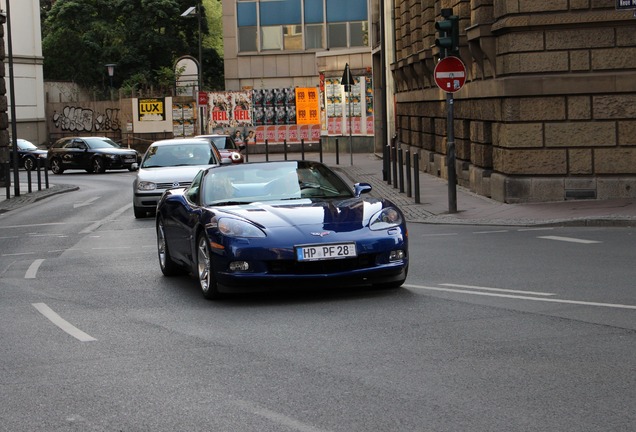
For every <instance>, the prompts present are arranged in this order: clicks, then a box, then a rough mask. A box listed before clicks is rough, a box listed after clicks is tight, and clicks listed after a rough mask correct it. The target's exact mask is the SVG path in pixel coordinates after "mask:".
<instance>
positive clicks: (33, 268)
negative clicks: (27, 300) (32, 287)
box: [24, 259, 44, 279]
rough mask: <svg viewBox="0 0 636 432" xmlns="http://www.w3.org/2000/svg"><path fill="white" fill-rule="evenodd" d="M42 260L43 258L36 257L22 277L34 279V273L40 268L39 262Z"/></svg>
mask: <svg viewBox="0 0 636 432" xmlns="http://www.w3.org/2000/svg"><path fill="white" fill-rule="evenodd" d="M43 262H44V260H43V259H36V260H35V261H33V262H32V263H31V265H30V266H29V268H28V269H27V271H26V273H25V275H24V278H25V279H35V275H36V274H37V273H38V269H39V268H40V264H42V263H43Z"/></svg>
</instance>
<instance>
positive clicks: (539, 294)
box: [440, 283, 556, 296]
mask: <svg viewBox="0 0 636 432" xmlns="http://www.w3.org/2000/svg"><path fill="white" fill-rule="evenodd" d="M440 285H443V286H449V287H455V288H468V289H476V290H483V291H498V292H509V293H517V294H532V295H538V296H553V295H556V294H553V293H544V292H538V291H519V290H511V289H502V288H488V287H481V286H475V285H460V284H450V283H443V284H440Z"/></svg>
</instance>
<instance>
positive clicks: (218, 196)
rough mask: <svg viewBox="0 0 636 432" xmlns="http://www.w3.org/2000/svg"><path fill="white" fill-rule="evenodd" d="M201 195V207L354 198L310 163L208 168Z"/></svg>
mask: <svg viewBox="0 0 636 432" xmlns="http://www.w3.org/2000/svg"><path fill="white" fill-rule="evenodd" d="M202 191H203V194H202V197H203V204H204V205H232V204H242V203H251V202H262V201H279V200H295V199H301V198H314V199H329V198H351V197H353V192H352V191H351V189H350V188H349V187H348V186H347V184H346V183H345V182H344V181H343V180H342V179H341V178H340V177H339V176H338V175H336V174H335V173H334V172H333V171H331V170H330V169H329V168H327V167H326V166H325V165H323V164H320V163H317V162H309V161H285V162H282V161H281V162H263V163H247V164H240V165H227V166H220V167H215V168H211V169H210V170H209V171H208V174H207V175H206V176H205V179H204V182H203V187H202Z"/></svg>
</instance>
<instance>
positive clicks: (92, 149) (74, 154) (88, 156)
mask: <svg viewBox="0 0 636 432" xmlns="http://www.w3.org/2000/svg"><path fill="white" fill-rule="evenodd" d="M47 159H48V162H49V167H50V168H51V171H52V172H53V174H62V173H63V172H64V171H65V170H67V169H83V170H86V171H87V172H89V173H103V172H105V171H106V170H110V169H128V170H129V171H134V170H135V169H137V165H133V164H138V163H139V162H140V160H141V157H140V155H139V153H138V152H137V151H136V150H133V149H127V148H122V147H120V146H119V144H117V143H116V142H115V141H113V140H111V139H110V138H106V137H66V138H61V139H59V140H57V141H56V142H55V143H54V144H53V145H52V146H51V147H50V148H49V151H48V155H47Z"/></svg>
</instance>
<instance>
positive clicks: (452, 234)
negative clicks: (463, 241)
mask: <svg viewBox="0 0 636 432" xmlns="http://www.w3.org/2000/svg"><path fill="white" fill-rule="evenodd" d="M456 235H459V233H446V234H423V235H422V237H444V236H456Z"/></svg>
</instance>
